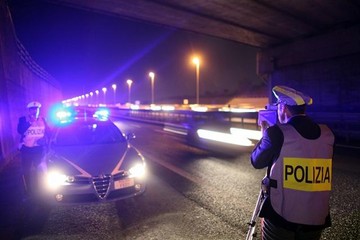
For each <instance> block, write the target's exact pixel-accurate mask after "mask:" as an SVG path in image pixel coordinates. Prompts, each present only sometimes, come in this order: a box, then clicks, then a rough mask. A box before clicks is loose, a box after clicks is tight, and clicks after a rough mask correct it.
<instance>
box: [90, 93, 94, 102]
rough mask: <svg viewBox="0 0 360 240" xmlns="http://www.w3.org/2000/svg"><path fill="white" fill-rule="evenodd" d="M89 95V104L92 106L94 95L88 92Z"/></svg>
mask: <svg viewBox="0 0 360 240" xmlns="http://www.w3.org/2000/svg"><path fill="white" fill-rule="evenodd" d="M89 94H90V104H93V95H94V93H93V92H90V93H89Z"/></svg>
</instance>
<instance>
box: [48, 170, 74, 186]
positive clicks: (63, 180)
mask: <svg viewBox="0 0 360 240" xmlns="http://www.w3.org/2000/svg"><path fill="white" fill-rule="evenodd" d="M74 180H75V179H74V177H73V176H67V175H64V174H61V173H59V172H49V173H48V174H47V176H46V185H47V187H48V188H50V189H56V188H58V187H59V186H62V185H66V184H67V183H71V182H74Z"/></svg>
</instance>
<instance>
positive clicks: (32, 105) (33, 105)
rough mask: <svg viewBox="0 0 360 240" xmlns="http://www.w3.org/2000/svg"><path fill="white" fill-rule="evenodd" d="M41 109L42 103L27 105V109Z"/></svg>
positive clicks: (34, 102) (33, 102)
mask: <svg viewBox="0 0 360 240" xmlns="http://www.w3.org/2000/svg"><path fill="white" fill-rule="evenodd" d="M40 107H41V103H39V102H36V101H32V102H29V104H28V105H27V108H40Z"/></svg>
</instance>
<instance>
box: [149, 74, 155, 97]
mask: <svg viewBox="0 0 360 240" xmlns="http://www.w3.org/2000/svg"><path fill="white" fill-rule="evenodd" d="M149 77H150V80H151V104H154V103H155V101H154V79H155V73H153V72H149Z"/></svg>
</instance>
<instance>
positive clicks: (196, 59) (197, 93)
mask: <svg viewBox="0 0 360 240" xmlns="http://www.w3.org/2000/svg"><path fill="white" fill-rule="evenodd" d="M193 63H194V64H195V66H196V104H198V105H199V85H200V59H199V58H198V57H194V58H193Z"/></svg>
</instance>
